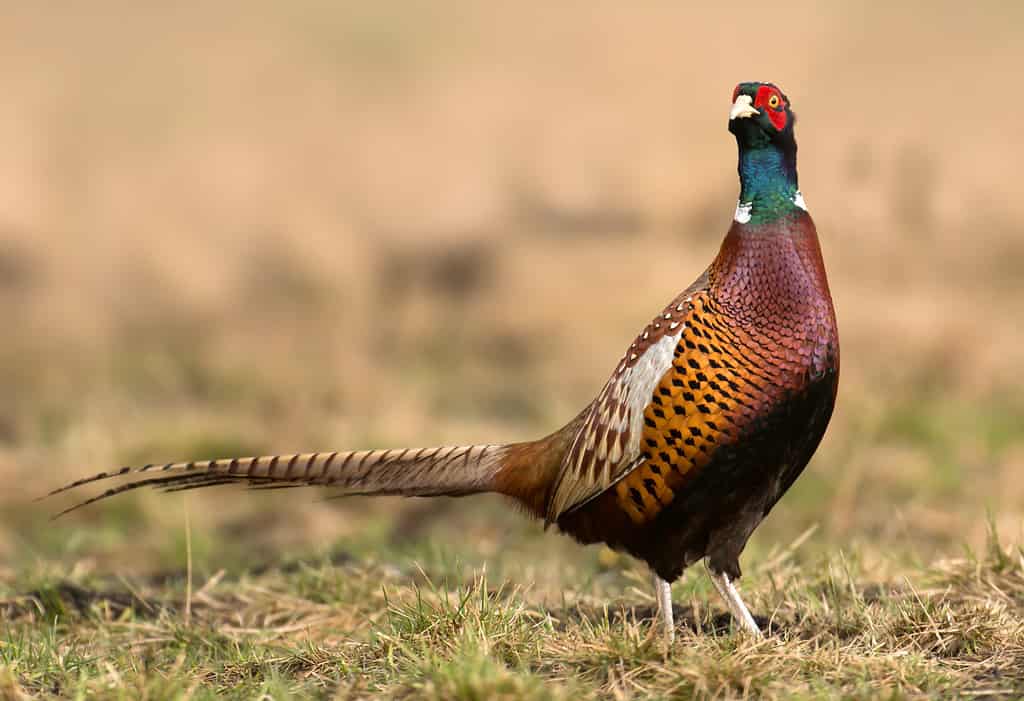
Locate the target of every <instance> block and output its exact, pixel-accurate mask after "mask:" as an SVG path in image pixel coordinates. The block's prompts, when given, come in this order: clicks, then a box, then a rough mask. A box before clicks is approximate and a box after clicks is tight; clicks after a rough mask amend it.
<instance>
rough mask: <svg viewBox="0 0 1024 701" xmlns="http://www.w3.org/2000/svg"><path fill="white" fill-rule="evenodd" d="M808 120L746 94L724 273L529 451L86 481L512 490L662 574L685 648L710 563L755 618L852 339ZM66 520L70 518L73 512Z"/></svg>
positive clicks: (472, 451) (232, 464) (739, 107)
mask: <svg viewBox="0 0 1024 701" xmlns="http://www.w3.org/2000/svg"><path fill="white" fill-rule="evenodd" d="M793 122H794V116H793V112H792V111H791V110H790V103H789V100H788V99H787V98H786V96H785V95H784V94H783V93H782V92H781V91H780V90H779V89H778V88H777V87H776V86H775V85H772V84H771V83H741V84H740V85H738V86H737V87H736V89H735V91H734V92H733V96H732V109H731V111H730V113H729V131H730V132H732V133H733V134H734V135H735V137H736V142H737V144H738V146H739V176H740V196H739V203H738V204H737V206H736V214H735V217H734V221H733V223H732V226H731V227H730V228H729V231H728V233H727V234H726V237H725V241H724V242H723V243H722V247H721V250H720V251H719V253H718V256H717V257H716V258H715V260H714V262H712V263H711V266H710V267H709V268H708V269H707V270H706V271H705V272H704V273H703V274H702V275H701V276H700V277H699V278H697V281H696V282H694V283H693V284H692V285H690V286H689V287H687V288H686V289H685V290H684V291H683V292H682V293H680V294H679V296H677V297H676V298H675V299H673V300H672V302H670V303H669V305H668V306H667V307H665V309H664V310H663V311H662V312H661V313H660V314H658V316H656V317H655V318H654V320H653V321H651V323H649V324H648V325H647V326H646V327H644V329H643V331H641V333H640V335H639V336H638V337H637V338H636V340H635V341H634V342H633V343H632V344H631V345H630V347H629V349H628V350H627V351H626V354H625V356H624V357H623V358H622V360H621V361H620V362H619V363H618V365H616V367H615V369H614V371H613V372H612V376H611V378H610V379H609V380H608V382H607V384H606V385H605V386H604V389H602V390H601V393H600V394H599V395H598V396H597V398H596V399H595V400H594V401H593V402H591V403H590V405H589V406H587V407H586V408H585V409H584V410H583V411H582V412H581V413H580V414H579V415H578V416H576V418H574V419H573V420H572V421H570V422H569V423H568V424H567V425H566V426H564V427H563V428H561V429H559V430H558V431H556V432H554V433H552V434H551V435H549V436H547V437H546V438H542V439H540V440H537V441H531V442H526V443H515V444H505V445H473V446H461V447H444V448H431V449H423V450H409V449H405V450H364V451H335V452H321V453H308V454H300V455H286V456H267V457H259V458H231V459H221V460H210V461H202V462H188V463H172V464H167V465H146V466H145V467H141V468H128V467H125V468H122V469H121V470H118V471H115V472H111V473H101V474H99V475H96V476H94V477H90V478H87V479H82V480H78V481H77V482H73V483H71V484H69V485H67V486H65V487H62V488H60V489H57V490H55V491H54V492H52V493H53V494H56V493H58V492H62V491H65V490H67V489H71V488H74V487H79V486H81V485H83V484H87V483H90V482H94V481H97V480H100V479H105V478H108V477H120V476H126V475H137V474H140V473H143V474H145V475H146V476H145V477H143V478H141V479H139V480H137V481H134V482H129V483H126V484H122V485H119V486H117V487H114V488H113V489H109V490H107V491H106V492H104V493H103V494H100V495H99V496H96V497H94V498H92V499H89V500H87V501H85V502H82V503H80V504H78V505H76V506H73V507H71V508H70V509H67V510H66V511H71V510H72V509H75V508H78V507H79V506H84V505H86V504H91V503H93V502H95V501H98V500H100V499H104V498H106V497H110V496H113V495H115V494H120V493H122V492H126V491H129V490H132V489H137V488H139V487H144V486H152V487H159V488H163V489H165V490H180V489H193V488H197V487H209V486H213V485H220V484H228V483H234V482H246V483H249V484H255V485H263V486H266V485H271V486H286V485H311V486H312V485H315V486H323V487H331V488H335V489H338V490H341V492H342V493H343V494H401V495H405V496H435V495H447V496H463V495H467V494H474V493H479V492H497V493H500V494H504V495H507V496H509V497H512V498H513V499H514V500H516V501H518V502H520V503H521V504H523V505H525V506H526V508H527V509H528V510H529V511H530V512H532V513H533V514H535V515H536V516H537V517H539V518H542V519H544V522H545V525H546V526H550V525H552V524H553V525H555V526H557V527H558V528H559V529H560V530H561V531H564V532H565V533H568V534H569V535H571V536H572V537H573V538H575V539H576V540H578V541H579V542H581V543H607V544H608V545H609V546H611V547H612V548H616V549H619V550H624V551H626V552H628V553H630V554H631V555H633V556H635V557H637V558H639V559H641V560H643V561H644V562H646V563H647V564H648V566H649V567H650V568H651V570H652V572H653V575H654V584H655V590H656V594H657V600H658V608H659V610H660V615H661V618H662V621H663V623H664V625H665V632H666V635H667V637H668V638H669V640H671V639H672V636H673V623H672V606H671V597H670V590H669V582H672V581H673V580H675V579H676V578H678V577H679V576H680V574H681V573H682V572H683V570H684V569H685V568H686V567H687V566H689V565H690V564H692V563H694V562H697V561H698V560H705V562H706V565H707V568H708V572H709V573H710V576H711V579H712V581H713V582H714V584H715V587H716V588H717V589H718V591H719V593H721V595H722V597H723V598H724V599H725V601H726V603H727V605H728V607H729V610H730V612H731V613H732V614H733V616H734V618H735V620H736V621H737V623H738V624H739V625H740V626H741V627H743V628H744V629H746V630H747V631H749V632H750V633H752V634H754V635H760V631H759V629H758V627H757V624H756V623H755V622H754V619H753V617H752V616H751V615H750V612H749V611H748V610H747V608H746V606H745V605H744V604H743V601H742V600H741V599H740V596H739V593H738V592H737V590H736V588H735V587H734V586H733V583H732V582H733V580H734V579H736V578H738V577H739V576H740V567H739V555H740V553H741V552H742V551H743V548H744V546H745V545H746V543H747V539H748V538H749V537H750V534H751V533H752V532H753V531H754V529H755V528H756V527H757V526H758V524H759V523H760V522H761V520H762V519H763V518H764V517H765V516H766V515H767V514H768V512H769V511H770V510H771V508H772V506H774V505H775V503H776V502H777V501H778V500H779V498H780V497H781V496H782V495H783V493H785V491H786V490H787V489H788V488H789V487H790V485H792V484H793V481H794V480H795V479H796V478H797V476H799V474H800V472H801V471H802V470H803V469H804V466H805V465H806V464H807V462H808V460H810V458H811V455H812V454H813V453H814V451H815V449H816V448H817V446H818V443H819V441H820V440H821V438H822V435H823V434H824V432H825V428H826V426H827V425H828V422H829V418H830V417H831V415H832V408H833V406H834V404H835V398H836V389H837V386H838V379H839V340H838V336H837V333H836V321H835V314H834V312H833V308H832V300H831V297H830V294H829V289H828V282H827V281H826V278H825V268H824V265H823V262H822V258H821V251H820V248H819V246H818V237H817V233H816V231H815V227H814V223H813V222H812V221H811V217H810V215H809V214H808V213H807V211H806V208H805V206H804V200H803V197H802V196H801V194H800V190H799V189H798V187H797V172H796V141H795V139H794V136H793ZM62 513H66V512H62Z"/></svg>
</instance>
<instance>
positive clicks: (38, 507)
mask: <svg viewBox="0 0 1024 701" xmlns="http://www.w3.org/2000/svg"><path fill="white" fill-rule="evenodd" d="M1022 8H1024V5H1020V4H1019V3H1017V4H1013V3H996V2H993V3H987V4H986V3H980V4H975V5H973V6H971V7H970V8H966V9H965V6H964V5H963V4H962V3H955V2H930V3H920V4H913V3H910V4H907V3H903V4H900V5H899V6H894V7H888V6H886V5H885V4H882V3H876V4H868V5H864V4H854V3H841V2H815V3H805V4H804V5H803V6H801V7H796V6H794V7H792V8H790V7H786V8H780V7H777V6H776V5H772V4H765V3H730V4H727V5H726V4H722V5H721V6H720V7H719V6H716V7H706V8H701V9H693V8H688V7H686V6H685V5H683V4H679V3H676V4H672V3H662V4H656V5H651V6H649V7H646V8H645V9H626V6H625V5H623V4H621V3H617V2H600V1H595V2H590V3H587V7H586V12H582V11H581V10H580V9H579V7H577V6H574V5H572V4H571V3H568V4H565V5H559V6H558V7H544V8H543V9H541V8H540V6H538V7H536V8H532V7H530V6H529V4H528V3H517V4H513V5H508V6H507V7H498V6H497V5H493V6H490V7H487V6H485V5H483V4H481V3H469V2H455V1H452V2H435V1H434V0H430V2H405V3H401V4H400V5H398V4H394V5H392V4H389V3H369V4H368V3H359V2H353V3H345V2H338V3H334V2H331V3H324V2H317V1H316V0H304V1H303V2H297V3H261V2H253V3H248V4H247V5H246V8H245V11H244V12H239V11H237V9H236V8H233V7H231V6H230V5H229V4H228V3H222V4H221V3H207V4H204V5H203V6H196V7H195V8H189V7H187V6H184V5H180V4H175V5H167V7H165V8H156V7H149V8H147V7H143V6H142V5H139V4H138V3H129V2H127V1H126V0H104V2H101V3H98V4H96V3H91V4H90V6H89V7H87V8H86V7H85V6H82V7H81V8H74V7H68V8H64V11H63V12H62V13H61V14H57V13H55V12H53V11H51V10H50V9H48V6H46V4H42V3H35V4H32V3H30V4H23V6H22V7H18V8H8V9H9V12H7V13H6V14H5V19H4V22H2V23H0V44H2V45H3V46H4V60H3V61H0V91H2V94H3V96H4V109H3V110H0V154H3V156H2V157H0V319H2V321H3V329H4V331H5V334H4V337H3V342H2V343H0V397H2V400H0V483H2V488H0V697H3V696H10V697H19V696H43V697H45V696H54V697H67V696H76V695H77V696H79V697H82V698H85V697H94V696H95V697H118V698H120V697H130V698H134V697H148V698H178V697H192V698H195V697H202V696H213V695H218V694H224V695H232V694H233V695H235V696H237V697H239V698H251V697H254V696H258V695H259V694H260V693H266V694H268V695H269V696H271V697H275V698H277V697H285V696H288V695H290V694H291V695H295V696H299V697H302V696H320V697H330V696H341V697H345V696H360V695H361V696H370V695H372V694H375V693H381V694H386V695H392V696H401V695H406V696H417V697H418V696H435V697H440V698H451V697H460V698H491V697H493V696H496V695H499V694H505V695H506V696H508V697H513V698H515V697H520V696H527V697H537V698H544V697H566V698H576V697H587V696H593V697H602V698H604V697H617V698H643V697H648V696H653V697H658V696H661V697H676V698H680V697H681V698H687V697H690V696H724V697H743V696H763V697H778V698H790V697H793V696H797V697H801V696H802V697H812V698H814V697H819V698H822V697H831V696H838V695H842V696H847V697H864V698H877V697H894V698H903V697H909V698H915V697H919V698H925V697H935V696H942V695H945V696H957V695H960V696H961V697H967V696H982V697H984V696H990V697H1007V698H1013V697H1019V696H1024V651H1022V646H1021V643H1022V637H1021V636H1022V632H1021V631H1022V622H1024V610H1022V609H1024V584H1022V581H1024V580H1022V577H1024V571H1022V564H1021V552H1020V548H1019V544H1020V543H1022V542H1024V531H1022V523H1024V480H1022V479H1021V475H1024V378H1022V376H1021V373H1020V368H1021V367H1024V332H1022V327H1021V324H1020V311H1021V309H1024V276H1022V275H1021V274H1020V270H1021V266H1022V264H1024V244H1022V242H1024V199H1022V198H1020V192H1019V190H1020V177H1019V174H1018V172H1017V171H1018V169H1019V163H1020V162H1022V160H1024V143H1022V142H1021V141H1020V140H1019V139H1013V138H1012V130H1010V131H1008V129H1007V124H1008V123H1009V122H1007V119H1009V117H1008V116H1007V115H1015V114H1019V113H1020V111H1021V109H1022V108H1024V93H1022V92H1021V91H1020V90H1016V89H1014V88H1013V86H1014V85H1016V83H1017V82H1019V81H1018V80H1017V76H1016V75H1015V74H1014V73H1013V70H1012V69H1013V67H1015V66H1018V65H1020V64H1021V61H1022V60H1024V49H1022V47H1021V43H1020V41H1019V36H1018V35H1019V30H1018V29H1017V28H1018V27H1019V26H1021V22H1022V21H1024V17H1022V16H1021V14H1022ZM937 47H941V49H942V56H944V57H948V58H947V59H943V60H940V58H939V57H938V54H937ZM943 61H944V62H943ZM940 64H941V65H940ZM751 78H753V79H764V78H767V79H772V80H776V81H778V82H779V83H780V84H781V85H782V86H783V87H784V89H786V90H787V92H788V93H789V96H790V97H791V98H792V100H793V103H794V106H795V109H796V111H797V113H798V114H799V116H800V122H799V126H798V139H799V142H800V172H801V186H802V189H803V191H804V194H805V196H806V198H807V201H808V203H809V204H810V208H811V211H812V213H813V214H814V216H815V219H816V221H817V223H818V228H819V231H820V233H821V238H822V245H823V249H824V253H825V257H826V261H827V263H828V268H829V275H830V280H831V283H832V289H833V293H834V297H835V300H836V306H837V310H838V316H839V323H840V330H841V336H842V344H843V377H842V382H841V388H840V397H839V405H838V408H837V412H836V416H835V419H834V420H833V423H832V426H831V427H830V429H829V433H828V435H827V436H826V439H825V441H824V443H823V445H822V447H821V449H820V450H819V452H818V454H817V455H816V456H815V459H814V461H813V462H812V464H811V465H810V466H809V468H808V470H807V472H806V473H805V474H804V475H803V476H802V477H801V479H800V480H799V481H798V482H797V484H796V485H795V487H794V488H793V489H792V490H791V492H790V493H789V494H787V496H786V497H785V498H784V499H783V500H782V502H781V503H780V504H779V506H778V507H777V508H776V509H775V511H773V513H772V514H771V516H770V517H769V518H768V520H767V521H766V522H765V523H764V524H763V525H762V527H761V528H760V529H759V530H758V531H757V533H755V535H754V538H753V539H752V541H751V543H750V546H749V547H748V549H747V551H746V552H745V554H744V557H743V560H742V564H743V567H744V570H745V572H746V576H745V577H744V579H743V580H742V583H741V585H742V589H743V591H744V593H745V596H746V597H747V599H748V603H749V604H750V605H751V607H752V609H753V610H754V611H755V613H756V614H757V615H758V616H759V617H760V618H761V619H762V620H763V621H764V622H766V623H768V624H769V627H770V629H771V631H772V634H771V635H770V636H769V637H768V638H767V640H765V641H764V642H761V643H758V644H754V643H751V642H749V641H746V640H743V639H742V638H739V637H736V636H735V635H734V634H733V633H732V632H731V628H730V626H729V623H728V619H727V618H725V616H724V609H723V607H722V605H721V603H720V602H719V601H718V600H717V599H716V598H715V596H714V595H713V592H711V591H710V588H709V586H708V584H707V582H706V580H705V578H704V577H703V574H702V572H700V571H696V570H695V571H693V572H690V573H688V574H687V576H686V577H685V578H684V579H683V580H682V581H680V582H679V583H677V584H676V586H675V589H674V593H675V601H676V606H677V610H676V615H677V618H678V619H679V621H680V634H679V639H678V641H677V644H676V646H675V647H674V649H673V650H672V651H671V652H670V654H667V655H666V651H665V650H663V649H662V646H661V643H660V640H659V639H658V638H656V637H655V638H651V637H649V635H648V633H649V624H648V619H649V618H650V617H651V614H652V606H653V601H652V599H651V596H650V592H649V589H648V583H647V575H646V573H645V572H643V571H642V569H641V568H640V567H638V566H637V565H636V563H633V562H632V561H630V560H629V559H627V558H622V557H618V556H616V555H614V554H612V553H610V552H607V551H602V550H601V549H598V548H589V549H586V548H580V547H577V546H575V545H574V544H572V543H571V542H569V541H568V540H567V539H565V538H562V537H559V536H556V535H553V534H544V533H542V532H541V529H540V526H539V525H538V524H535V523H530V522H528V521H527V520H526V519H525V518H523V517H522V516H520V515H519V514H516V513H515V512H513V511H512V510H510V509H508V508H506V505H505V504H504V503H502V502H501V500H499V499H492V498H489V497H481V498H472V499H464V500H439V501H402V500H395V499H381V500H349V501H328V500H324V499H323V498H322V496H323V495H319V494H316V493H312V492H297V491H293V492H289V493H273V494H251V493H246V492H241V491H231V490H211V491H210V492H209V493H195V494H190V495H189V496H188V497H187V499H186V498H183V497H182V496H181V495H176V496H164V495H156V494H142V495H133V496H132V497H131V498H125V499H119V500H112V501H111V502H109V503H106V504H103V505H99V506H98V507H97V508H92V509H86V510H83V511H81V512H76V513H75V514H73V515H71V516H70V517H68V518H64V519H61V520H58V521H56V522H50V521H49V515H50V514H52V513H54V512H55V511H58V510H59V509H60V508H63V507H64V506H66V505H68V504H69V503H70V502H65V501H63V500H61V499H54V500H51V501H49V502H43V503H34V502H33V501H32V500H33V499H34V498H35V497H37V496H38V495H40V494H41V493H44V492H46V491H48V490H49V489H50V488H52V487H54V486H56V485H58V484H60V483H62V482H65V481H67V480H68V479H72V478H74V477H77V476H80V475H82V474H88V473H94V472H97V471H99V470H101V469H107V468H110V467H112V466H119V465H123V464H142V463H148V462H162V461H168V460H175V459H192V458H194V459H199V458H209V457H223V456H234V455H247V454H253V453H267V452H293V451H306V450H334V449H345V448H363V447H399V446H427V445H436V444H444V443H453V442H458V443H463V442H477V441H480V442H484V441H503V440H518V439H524V438H530V437H536V436H539V435H541V434H543V433H545V432H547V431H549V430H551V429H553V428H555V427H556V426H558V425H560V423H561V422H564V421H566V420H568V419H569V418H570V417H571V416H573V415H574V414H575V412H576V411H578V409H579V408H580V407H581V406H583V404H584V403H585V402H586V401H588V400H589V399H590V398H591V397H592V396H593V395H594V393H595V392H596V391H598V390H599V388H600V386H601V384H602V383H603V381H604V380H605V379H606V377H607V373H608V372H609V371H610V370H611V369H612V367H613V364H614V361H615V360H616V359H617V358H618V357H620V355H621V353H622V350H623V348H625V347H626V345H627V344H628V343H629V342H630V341H631V340H632V338H633V337H634V335H635V333H636V331H637V330H638V329H639V328H640V327H641V326H642V325H643V324H644V323H646V322H647V321H648V320H649V318H650V316H651V314H652V313H653V312H654V311H655V310H657V309H660V308H661V306H662V305H663V304H664V303H665V302H666V301H667V300H668V299H670V298H671V297H672V296H674V295H675V294H676V293H677V292H678V291H679V290H680V289H682V288H684V287H685V286H686V285H688V284H689V283H690V282H691V280H692V279H693V278H694V277H695V276H696V275H697V274H698V273H699V271H700V270H701V269H702V268H703V267H704V266H705V265H706V264H707V262H708V261H709V260H710V259H711V257H712V256H713V255H714V252H715V250H716V248H717V246H718V242H719V239H720V237H721V235H722V233H723V232H724V230H725V227H726V226H727V225H728V222H729V218H730V215H731V213H732V211H733V206H734V204H735V193H736V185H735V182H734V181H735V168H734V160H733V159H734V144H733V143H732V140H731V138H730V137H729V135H728V134H727V133H726V130H725V126H724V121H725V114H726V111H727V108H728V104H727V102H728V97H729V95H730V94H731V90H732V86H733V85H734V84H735V83H736V82H737V81H739V80H747V79H751ZM994 533H999V534H1001V536H1002V538H1003V542H1002V544H999V543H997V542H996V540H995V538H994V536H993V534H994ZM190 572H191V578H190V577H189V573H190Z"/></svg>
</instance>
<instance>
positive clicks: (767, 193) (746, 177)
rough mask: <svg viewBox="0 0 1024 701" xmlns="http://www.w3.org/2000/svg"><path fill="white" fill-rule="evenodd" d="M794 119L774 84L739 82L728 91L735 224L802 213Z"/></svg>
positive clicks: (763, 220)
mask: <svg viewBox="0 0 1024 701" xmlns="http://www.w3.org/2000/svg"><path fill="white" fill-rule="evenodd" d="M795 122H796V115H794V114H793V112H792V110H791V108H790V102H789V98H787V97H786V95H785V94H784V93H783V92H782V91H781V90H780V89H779V88H778V87H777V86H775V85H773V84H772V83H757V82H752V83H740V84H739V85H737V86H736V89H735V90H733V93H732V109H730V110H729V131H730V132H732V134H733V135H734V136H735V137H736V144H737V146H738V147H739V174H740V199H739V206H738V207H737V210H736V220H737V221H739V222H740V223H742V224H745V223H748V222H751V223H754V224H756V223H767V222H769V221H773V220H775V219H777V218H778V217H780V216H782V215H784V214H786V213H789V212H792V211H793V210H794V209H804V206H803V198H802V197H801V196H800V192H799V185H798V179H797V172H796V137H795V136H794V133H793V125H794V124H795Z"/></svg>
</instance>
